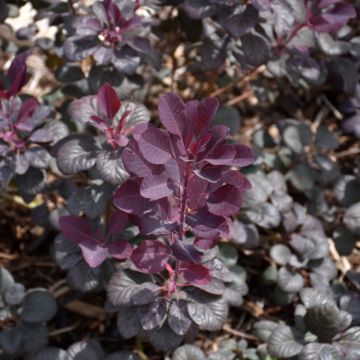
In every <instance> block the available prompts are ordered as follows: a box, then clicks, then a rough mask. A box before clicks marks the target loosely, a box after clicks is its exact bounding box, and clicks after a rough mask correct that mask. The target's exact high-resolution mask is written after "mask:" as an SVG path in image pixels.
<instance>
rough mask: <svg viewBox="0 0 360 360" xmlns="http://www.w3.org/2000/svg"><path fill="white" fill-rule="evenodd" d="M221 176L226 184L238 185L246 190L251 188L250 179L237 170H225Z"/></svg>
mask: <svg viewBox="0 0 360 360" xmlns="http://www.w3.org/2000/svg"><path fill="white" fill-rule="evenodd" d="M221 178H222V180H223V181H224V183H225V184H229V185H233V186H236V187H238V188H239V189H240V190H241V191H246V190H249V189H250V188H251V184H250V182H249V180H248V179H246V177H245V176H244V175H242V174H241V173H240V172H239V171H237V170H227V171H224V172H223V173H222V175H221Z"/></svg>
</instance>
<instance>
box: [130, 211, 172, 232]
mask: <svg viewBox="0 0 360 360" xmlns="http://www.w3.org/2000/svg"><path fill="white" fill-rule="evenodd" d="M136 225H137V226H138V227H139V230H140V233H141V234H143V235H167V234H170V233H171V232H173V231H174V230H175V229H176V227H177V225H176V222H169V221H166V220H164V219H162V218H161V217H159V216H158V215H155V214H146V215H142V216H141V217H140V218H138V219H136Z"/></svg>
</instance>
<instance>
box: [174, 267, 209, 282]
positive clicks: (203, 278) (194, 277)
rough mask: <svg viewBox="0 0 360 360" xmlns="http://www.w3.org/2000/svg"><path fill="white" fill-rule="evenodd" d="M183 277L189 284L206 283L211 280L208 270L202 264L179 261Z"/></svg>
mask: <svg viewBox="0 0 360 360" xmlns="http://www.w3.org/2000/svg"><path fill="white" fill-rule="evenodd" d="M181 267H182V268H183V270H182V272H183V276H184V279H185V280H186V281H187V282H189V283H190V284H194V285H206V284H208V283H209V282H210V281H211V276H210V271H209V269H208V268H206V267H205V266H203V265H200V264H193V263H190V262H189V263H181Z"/></svg>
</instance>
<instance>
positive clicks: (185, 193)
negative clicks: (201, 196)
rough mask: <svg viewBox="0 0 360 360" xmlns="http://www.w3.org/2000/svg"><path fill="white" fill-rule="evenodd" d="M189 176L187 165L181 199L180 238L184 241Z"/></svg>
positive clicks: (187, 165) (188, 166) (187, 166)
mask: <svg viewBox="0 0 360 360" xmlns="http://www.w3.org/2000/svg"><path fill="white" fill-rule="evenodd" d="M189 175H190V165H189V164H186V169H185V180H184V188H183V193H182V199H181V209H180V227H179V238H180V239H182V238H183V236H184V222H185V210H186V209H185V208H186V200H187V187H188V183H189Z"/></svg>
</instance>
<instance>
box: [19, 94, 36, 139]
mask: <svg viewBox="0 0 360 360" xmlns="http://www.w3.org/2000/svg"><path fill="white" fill-rule="evenodd" d="M38 106H39V103H38V102H37V100H35V99H28V100H26V101H24V102H23V103H22V105H21V108H20V111H19V114H18V118H17V121H16V123H15V127H16V129H18V130H21V131H26V132H30V131H32V130H33V128H34V123H33V121H32V118H31V115H32V114H33V113H34V111H35V109H36V108H37V107H38Z"/></svg>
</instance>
